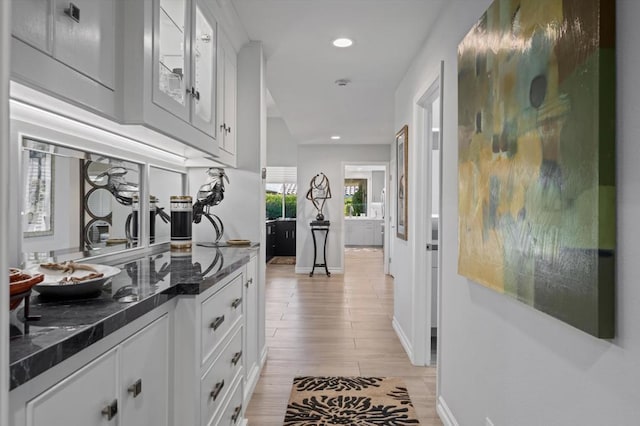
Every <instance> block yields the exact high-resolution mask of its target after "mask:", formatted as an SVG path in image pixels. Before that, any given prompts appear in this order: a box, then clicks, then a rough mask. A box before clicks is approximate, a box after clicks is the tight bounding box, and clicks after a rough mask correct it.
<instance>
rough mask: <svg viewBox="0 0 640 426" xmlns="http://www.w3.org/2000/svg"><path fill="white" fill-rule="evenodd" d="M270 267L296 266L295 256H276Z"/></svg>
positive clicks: (270, 262)
mask: <svg viewBox="0 0 640 426" xmlns="http://www.w3.org/2000/svg"><path fill="white" fill-rule="evenodd" d="M267 263H268V264H269V265H295V264H296V257H295V256H275V257H273V258H272V259H271V260H270V261H269V262H267Z"/></svg>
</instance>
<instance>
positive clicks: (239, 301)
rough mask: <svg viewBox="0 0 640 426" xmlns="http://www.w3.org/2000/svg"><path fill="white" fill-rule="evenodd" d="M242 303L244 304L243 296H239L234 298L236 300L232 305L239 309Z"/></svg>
mask: <svg viewBox="0 0 640 426" xmlns="http://www.w3.org/2000/svg"><path fill="white" fill-rule="evenodd" d="M240 304H242V297H238V298H237V299H236V300H234V301H233V302H232V303H231V307H232V308H233V309H238V306H240Z"/></svg>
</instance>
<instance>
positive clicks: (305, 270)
mask: <svg viewBox="0 0 640 426" xmlns="http://www.w3.org/2000/svg"><path fill="white" fill-rule="evenodd" d="M312 269H313V267H311V266H296V274H310V273H311V270H312ZM329 272H330V273H331V274H338V275H342V274H344V268H331V267H329ZM313 274H314V275H326V274H325V271H324V266H316V270H315V272H314V273H313Z"/></svg>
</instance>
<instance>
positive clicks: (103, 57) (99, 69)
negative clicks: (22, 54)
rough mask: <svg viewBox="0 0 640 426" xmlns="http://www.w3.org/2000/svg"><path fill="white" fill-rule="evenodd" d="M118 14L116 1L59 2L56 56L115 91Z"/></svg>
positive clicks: (55, 23)
mask: <svg viewBox="0 0 640 426" xmlns="http://www.w3.org/2000/svg"><path fill="white" fill-rule="evenodd" d="M115 14H116V11H115V0H100V1H95V0H73V2H69V1H62V0H55V1H54V8H53V19H54V36H53V57H54V58H56V59H57V60H59V61H61V62H63V63H65V64H67V65H69V66H70V67H71V68H73V69H75V70H76V71H79V72H80V73H82V74H85V75H87V76H88V77H91V78H92V79H94V80H96V81H97V82H99V83H101V84H103V85H105V86H107V87H110V88H113V87H114V83H115V61H114V58H115V31H116V30H115V28H116V25H115V24H116V19H115Z"/></svg>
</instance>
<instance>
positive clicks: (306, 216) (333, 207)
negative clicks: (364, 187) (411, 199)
mask: <svg viewBox="0 0 640 426" xmlns="http://www.w3.org/2000/svg"><path fill="white" fill-rule="evenodd" d="M368 161H371V162H381V161H382V162H385V161H389V147H388V146H387V145H300V146H299V147H298V161H297V162H298V214H297V216H298V220H297V225H296V272H298V273H304V272H308V271H309V270H310V269H311V268H312V266H313V238H312V236H311V229H310V227H309V223H310V222H311V221H313V220H315V217H316V214H317V212H316V209H315V208H314V207H313V204H312V203H311V201H309V200H307V199H306V198H305V196H306V194H307V191H308V190H309V182H310V181H311V179H312V178H313V177H314V176H315V175H316V174H318V173H320V172H323V173H324V174H325V175H327V177H328V178H329V182H330V184H331V192H332V196H333V197H332V198H331V199H329V200H327V202H326V204H325V208H324V216H325V219H326V220H330V221H331V230H330V231H329V239H328V241H327V264H328V265H329V270H330V271H332V272H337V273H342V272H344V264H343V262H344V259H343V253H344V243H343V227H344V213H343V212H344V195H343V193H342V192H343V185H344V182H343V176H344V163H345V162H346V163H348V162H356V163H363V162H368ZM319 249H321V248H320V247H319ZM319 260H321V259H319Z"/></svg>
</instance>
